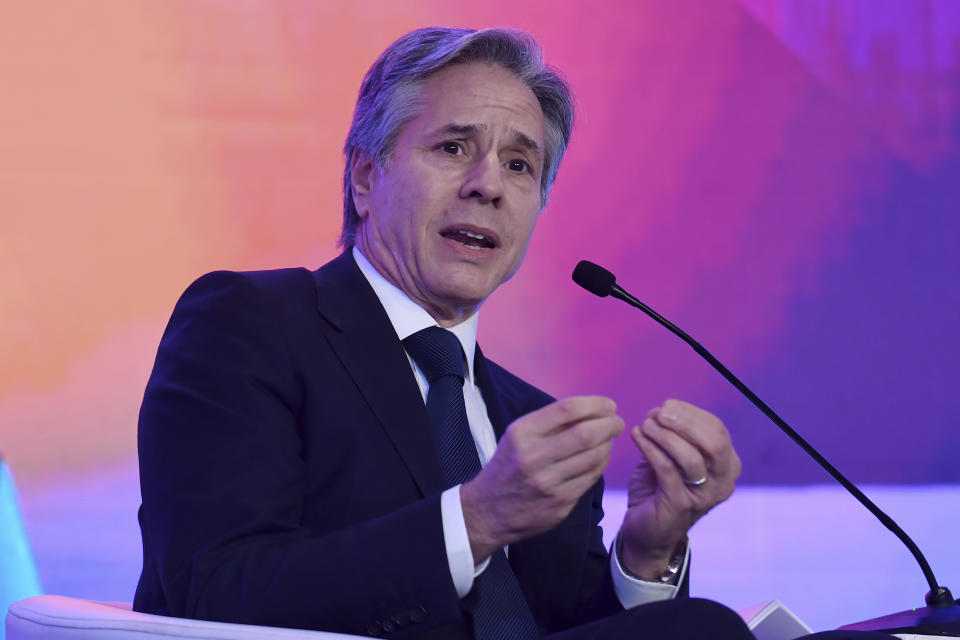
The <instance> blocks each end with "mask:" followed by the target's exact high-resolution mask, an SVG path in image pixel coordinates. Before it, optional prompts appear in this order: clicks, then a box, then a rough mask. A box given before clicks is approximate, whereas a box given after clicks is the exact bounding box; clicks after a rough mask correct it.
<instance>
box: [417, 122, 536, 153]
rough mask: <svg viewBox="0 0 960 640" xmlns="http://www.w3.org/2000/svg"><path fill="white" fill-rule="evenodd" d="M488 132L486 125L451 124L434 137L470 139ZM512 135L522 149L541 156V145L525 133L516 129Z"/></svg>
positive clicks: (512, 131)
mask: <svg viewBox="0 0 960 640" xmlns="http://www.w3.org/2000/svg"><path fill="white" fill-rule="evenodd" d="M486 130H487V125H485V124H456V123H453V122H451V123H450V124H448V125H445V126H443V127H440V128H439V129H437V130H436V132H435V133H434V135H435V136H457V137H461V138H470V137H473V136H478V135H480V134H481V133H483V132H484V131H486ZM510 134H511V135H512V136H513V140H514V142H516V143H517V144H519V145H520V146H521V147H524V148H525V149H528V150H530V151H532V152H534V153H536V154H537V155H540V154H541V150H540V145H539V144H537V141H536V140H534V139H533V138H531V137H530V136H528V135H527V134H525V133H523V132H522V131H517V130H516V129H511V130H510Z"/></svg>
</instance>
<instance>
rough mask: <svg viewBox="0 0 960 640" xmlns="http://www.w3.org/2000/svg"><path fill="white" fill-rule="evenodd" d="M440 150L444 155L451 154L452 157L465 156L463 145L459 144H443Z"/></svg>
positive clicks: (448, 142)
mask: <svg viewBox="0 0 960 640" xmlns="http://www.w3.org/2000/svg"><path fill="white" fill-rule="evenodd" d="M440 149H441V150H443V152H444V153H449V154H450V155H452V156H459V155H463V145H461V144H460V143H459V142H452V141H447V142H441V143H440Z"/></svg>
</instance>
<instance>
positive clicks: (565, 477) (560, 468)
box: [544, 440, 613, 484]
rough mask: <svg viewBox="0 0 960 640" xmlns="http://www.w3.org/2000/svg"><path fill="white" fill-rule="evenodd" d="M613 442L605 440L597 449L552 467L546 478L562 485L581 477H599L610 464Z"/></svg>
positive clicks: (575, 455)
mask: <svg viewBox="0 0 960 640" xmlns="http://www.w3.org/2000/svg"><path fill="white" fill-rule="evenodd" d="M612 448H613V442H612V441H611V440H604V441H603V442H601V443H600V444H598V445H597V446H595V447H591V448H589V449H584V450H583V451H579V452H577V453H576V454H574V455H572V456H569V457H567V458H565V459H563V460H560V461H558V462H555V463H554V464H552V465H550V466H549V467H548V468H547V469H546V470H545V472H544V476H545V477H547V478H549V479H551V481H552V482H554V483H555V484H562V483H564V482H569V481H570V480H573V479H576V478H578V477H580V476H584V475H587V476H593V477H594V478H596V477H599V476H600V474H602V473H603V470H604V469H605V468H606V467H607V464H609V462H610V450H611V449H612Z"/></svg>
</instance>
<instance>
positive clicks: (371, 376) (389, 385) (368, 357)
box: [313, 252, 444, 496]
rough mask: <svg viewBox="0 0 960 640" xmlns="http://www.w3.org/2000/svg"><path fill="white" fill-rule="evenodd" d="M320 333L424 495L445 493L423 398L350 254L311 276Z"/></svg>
mask: <svg viewBox="0 0 960 640" xmlns="http://www.w3.org/2000/svg"><path fill="white" fill-rule="evenodd" d="M313 279H314V283H315V285H316V288H317V297H318V308H319V312H320V315H321V316H323V318H324V319H325V320H326V321H327V322H328V323H329V325H330V326H331V327H332V330H327V331H324V333H325V334H326V336H327V339H328V340H329V343H330V346H331V347H332V348H333V350H334V352H335V353H336V354H337V357H338V358H339V359H340V361H341V363H342V364H343V366H344V368H345V369H346V370H347V372H348V374H349V375H350V377H351V378H352V379H353V381H354V382H355V383H356V385H357V387H358V388H359V390H360V393H361V394H362V395H363V397H364V399H365V400H366V401H367V404H368V405H369V406H370V408H371V409H372V411H373V413H374V415H376V417H377V419H378V420H379V422H380V424H381V425H382V426H383V428H384V431H386V433H387V436H388V437H389V438H390V440H391V441H392V442H393V445H394V447H396V449H397V453H398V454H399V455H400V457H401V458H403V460H404V462H405V464H406V465H407V467H408V468H409V469H410V474H411V475H412V476H413V479H414V481H415V482H416V483H417V486H418V487H419V489H420V491H421V492H422V493H423V495H425V496H427V495H432V494H434V493H438V492H440V491H442V490H443V489H444V481H443V475H442V472H441V469H440V463H439V460H438V458H437V454H436V445H435V444H434V442H433V437H432V434H431V431H430V427H429V418H428V416H427V410H426V407H425V406H424V404H423V397H422V396H421V394H420V389H419V387H418V386H417V382H416V380H415V378H414V377H413V372H412V371H411V369H410V363H409V361H408V360H407V356H406V352H405V351H404V350H403V345H402V344H401V343H400V341H399V340H398V339H397V334H396V332H395V331H394V330H393V326H392V325H391V324H390V319H389V318H388V317H387V313H386V311H384V309H383V306H382V305H381V304H380V300H379V299H378V298H377V296H376V294H375V293H374V292H373V289H372V288H371V287H370V284H369V283H368V282H367V280H366V278H364V277H363V273H361V271H360V269H359V267H357V265H356V262H355V261H354V259H353V256H352V255H350V253H349V252H344V253H343V254H341V255H340V256H339V257H338V258H336V259H334V260H333V261H332V262H329V263H327V264H326V265H324V266H323V267H321V268H320V269H318V270H317V271H314V272H313Z"/></svg>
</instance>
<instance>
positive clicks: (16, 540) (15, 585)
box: [0, 460, 42, 640]
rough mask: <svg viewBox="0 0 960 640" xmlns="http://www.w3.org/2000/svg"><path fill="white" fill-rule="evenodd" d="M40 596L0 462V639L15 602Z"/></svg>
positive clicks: (10, 480)
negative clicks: (6, 618) (9, 611)
mask: <svg viewBox="0 0 960 640" xmlns="http://www.w3.org/2000/svg"><path fill="white" fill-rule="evenodd" d="M41 593H42V589H41V587H40V576H39V575H38V574H37V565H36V562H34V559H33V552H32V551H31V550H30V543H29V541H28V540H27V532H26V530H25V529H24V527H23V518H22V517H21V515H20V505H19V502H18V500H17V490H16V488H15V487H14V486H13V476H11V475H10V471H9V470H8V469H7V465H5V464H4V463H3V461H2V460H0V612H2V613H3V616H2V617H0V640H3V638H4V635H5V633H4V625H3V623H2V619H3V618H5V617H6V615H7V609H9V608H10V605H11V604H12V603H14V602H16V601H17V600H22V599H23V598H29V597H30V596H36V595H39V594H41Z"/></svg>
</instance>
